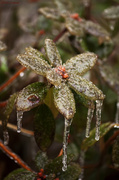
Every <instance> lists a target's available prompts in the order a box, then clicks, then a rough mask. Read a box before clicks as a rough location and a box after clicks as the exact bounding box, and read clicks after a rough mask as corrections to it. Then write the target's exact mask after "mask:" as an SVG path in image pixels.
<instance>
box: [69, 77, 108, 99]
mask: <svg viewBox="0 0 119 180" xmlns="http://www.w3.org/2000/svg"><path fill="white" fill-rule="evenodd" d="M68 84H69V85H70V87H71V88H72V89H74V91H76V92H77V94H80V95H81V96H84V97H85V98H86V99H89V100H97V99H104V97H105V96H104V94H103V92H102V91H101V90H100V89H98V88H97V87H96V86H95V85H94V84H93V83H92V82H91V81H88V80H87V79H85V78H83V77H80V76H78V75H74V76H70V78H69V81H68Z"/></svg>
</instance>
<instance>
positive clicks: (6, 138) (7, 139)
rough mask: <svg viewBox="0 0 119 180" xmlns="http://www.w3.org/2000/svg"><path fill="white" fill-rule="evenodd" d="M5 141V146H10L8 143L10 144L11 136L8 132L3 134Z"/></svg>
mask: <svg viewBox="0 0 119 180" xmlns="http://www.w3.org/2000/svg"><path fill="white" fill-rule="evenodd" d="M3 139H4V145H8V143H9V134H8V131H7V130H6V131H4V132H3Z"/></svg>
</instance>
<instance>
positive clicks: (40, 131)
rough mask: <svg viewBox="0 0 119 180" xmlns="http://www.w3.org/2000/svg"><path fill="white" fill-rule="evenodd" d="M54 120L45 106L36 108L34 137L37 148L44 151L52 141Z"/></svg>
mask: <svg viewBox="0 0 119 180" xmlns="http://www.w3.org/2000/svg"><path fill="white" fill-rule="evenodd" d="M54 134H55V120H54V117H53V114H52V112H51V111H50V109H49V108H48V106H46V105H45V104H42V105H40V106H39V107H38V109H37V112H36V115H35V118H34V136H35V140H36V143H37V145H38V147H39V148H40V149H41V150H42V151H46V150H47V149H48V148H49V146H50V145H51V143H52V141H53V140H54Z"/></svg>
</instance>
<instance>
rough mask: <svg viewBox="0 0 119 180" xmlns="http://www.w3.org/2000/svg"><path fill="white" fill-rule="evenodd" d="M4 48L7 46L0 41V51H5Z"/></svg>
mask: <svg viewBox="0 0 119 180" xmlns="http://www.w3.org/2000/svg"><path fill="white" fill-rule="evenodd" d="M6 49H7V46H6V45H5V44H4V43H3V42H2V41H0V51H5V50H6Z"/></svg>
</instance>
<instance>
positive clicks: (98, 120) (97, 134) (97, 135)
mask: <svg viewBox="0 0 119 180" xmlns="http://www.w3.org/2000/svg"><path fill="white" fill-rule="evenodd" d="M102 105H103V100H96V132H95V140H96V141H98V140H99V138H100V124H101V109H102Z"/></svg>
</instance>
